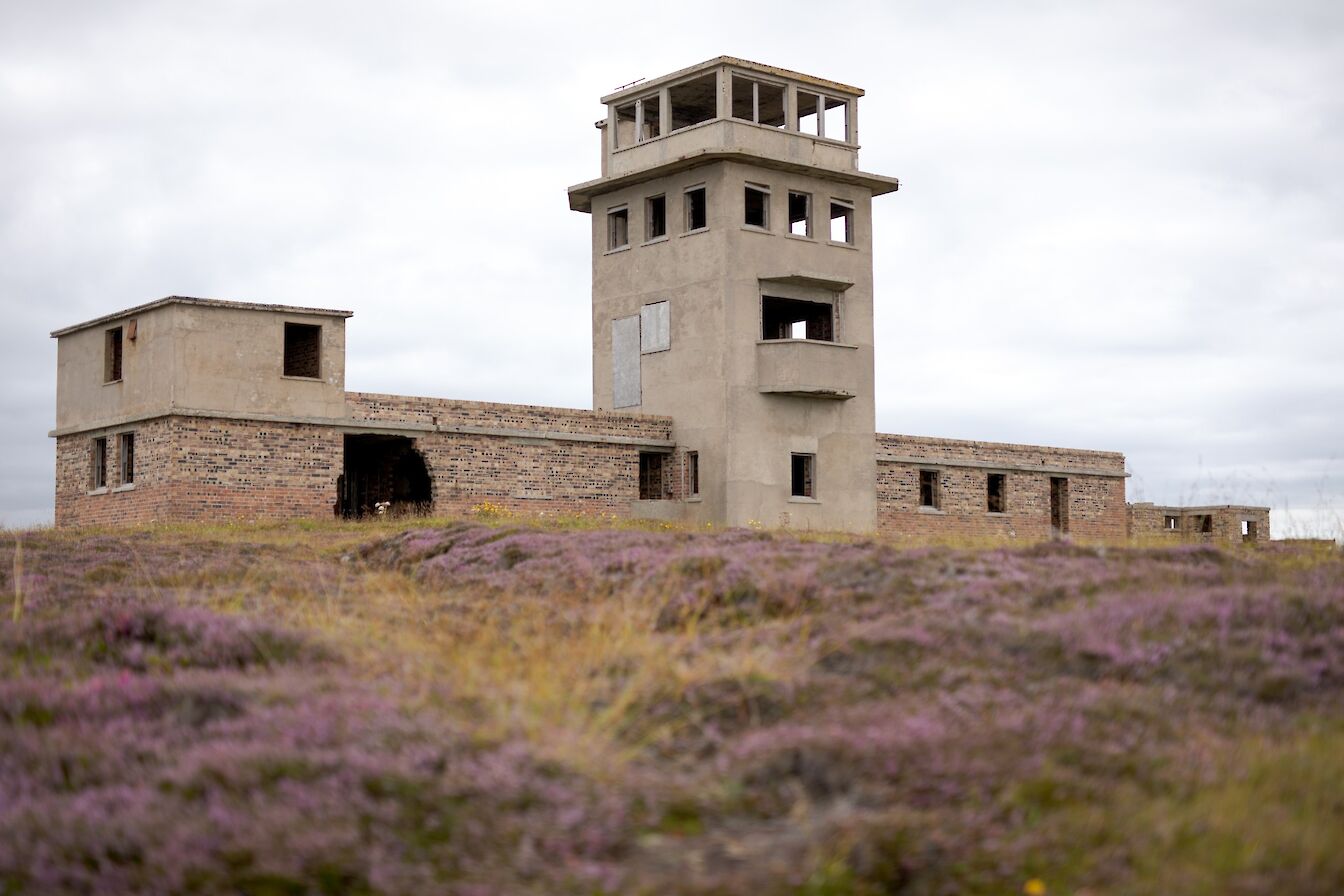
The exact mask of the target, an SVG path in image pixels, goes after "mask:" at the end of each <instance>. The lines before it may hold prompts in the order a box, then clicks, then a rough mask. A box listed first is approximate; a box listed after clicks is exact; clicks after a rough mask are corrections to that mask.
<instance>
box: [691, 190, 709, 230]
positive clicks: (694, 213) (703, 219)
mask: <svg viewBox="0 0 1344 896" xmlns="http://www.w3.org/2000/svg"><path fill="white" fill-rule="evenodd" d="M685 203H686V231H687V232H688V233H689V232H690V231H692V230H704V229H705V228H706V227H708V226H709V216H708V214H707V211H708V210H707V209H706V207H705V188H704V187H692V188H691V189H689V190H687V191H686V193H685Z"/></svg>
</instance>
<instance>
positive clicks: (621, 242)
mask: <svg viewBox="0 0 1344 896" xmlns="http://www.w3.org/2000/svg"><path fill="white" fill-rule="evenodd" d="M628 245H630V209H628V208H626V207H624V206H622V207H621V208H614V209H612V210H610V211H608V212H607V251H608V252H610V251H612V250H614V249H623V248H625V247H626V246H628Z"/></svg>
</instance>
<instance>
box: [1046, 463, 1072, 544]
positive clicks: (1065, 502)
mask: <svg viewBox="0 0 1344 896" xmlns="http://www.w3.org/2000/svg"><path fill="white" fill-rule="evenodd" d="M1050 530H1051V532H1052V533H1053V534H1054V535H1064V534H1065V533H1067V532H1068V531H1069V480H1068V479H1066V478H1064V477H1063V476H1051V477H1050Z"/></svg>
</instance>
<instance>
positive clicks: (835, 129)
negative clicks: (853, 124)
mask: <svg viewBox="0 0 1344 896" xmlns="http://www.w3.org/2000/svg"><path fill="white" fill-rule="evenodd" d="M822 106H823V111H822V114H821V136H823V137H826V138H829V139H831V140H844V141H846V142H848V141H849V103H846V102H845V101H844V100H839V99H836V98H835V97H833V96H827V97H822Z"/></svg>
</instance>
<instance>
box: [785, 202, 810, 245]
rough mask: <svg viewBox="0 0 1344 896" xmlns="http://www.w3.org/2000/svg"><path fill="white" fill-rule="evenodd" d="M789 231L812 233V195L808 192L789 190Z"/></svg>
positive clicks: (800, 233)
mask: <svg viewBox="0 0 1344 896" xmlns="http://www.w3.org/2000/svg"><path fill="white" fill-rule="evenodd" d="M789 233H791V234H793V235H794V236H811V235H812V197H811V196H809V195H808V194H806V193H794V192H792V191H790V192H789Z"/></svg>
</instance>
